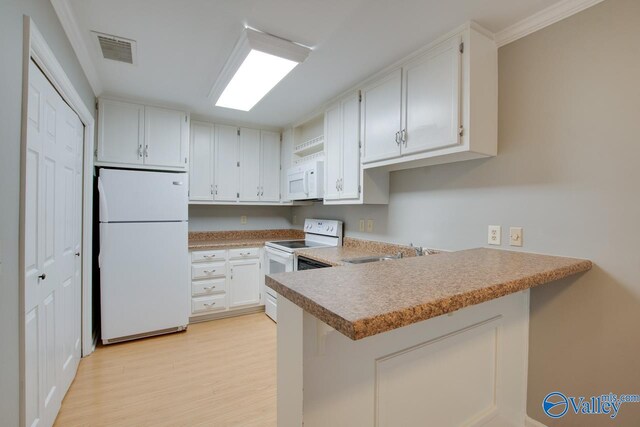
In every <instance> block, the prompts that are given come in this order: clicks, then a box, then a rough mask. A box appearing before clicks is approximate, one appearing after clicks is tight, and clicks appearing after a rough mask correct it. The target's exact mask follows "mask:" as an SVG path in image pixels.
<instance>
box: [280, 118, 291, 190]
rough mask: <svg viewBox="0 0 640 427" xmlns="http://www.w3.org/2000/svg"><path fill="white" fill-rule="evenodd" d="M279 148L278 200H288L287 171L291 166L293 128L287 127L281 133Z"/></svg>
mask: <svg viewBox="0 0 640 427" xmlns="http://www.w3.org/2000/svg"><path fill="white" fill-rule="evenodd" d="M280 148H281V150H280V151H281V152H280V165H281V170H280V201H281V202H288V201H289V200H288V198H289V194H288V193H289V192H288V191H287V171H288V169H289V168H290V167H291V166H292V163H291V158H292V157H293V129H287V130H285V131H284V132H283V133H282V144H281V147H280Z"/></svg>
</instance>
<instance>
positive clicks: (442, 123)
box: [402, 37, 462, 154]
mask: <svg viewBox="0 0 640 427" xmlns="http://www.w3.org/2000/svg"><path fill="white" fill-rule="evenodd" d="M460 43H461V39H460V37H453V38H451V39H450V40H447V41H446V42H443V43H442V44H441V45H439V46H436V47H435V48H433V49H431V50H430V51H429V52H428V53H426V54H425V55H424V56H422V57H419V58H417V59H415V60H414V61H412V62H410V63H409V64H407V65H406V66H404V67H403V73H404V80H403V91H404V93H403V99H404V100H403V106H404V108H403V131H402V145H403V146H402V152H403V154H412V153H418V152H422V151H428V150H435V149H440V148H445V147H449V146H452V145H457V144H458V143H459V142H460V137H459V126H460V78H461V76H460V70H461V60H462V52H461V50H462V49H461V48H460V46H461V45H460Z"/></svg>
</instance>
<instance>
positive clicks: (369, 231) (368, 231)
mask: <svg viewBox="0 0 640 427" xmlns="http://www.w3.org/2000/svg"><path fill="white" fill-rule="evenodd" d="M372 231H373V220H372V219H368V220H367V233H371V232H372Z"/></svg>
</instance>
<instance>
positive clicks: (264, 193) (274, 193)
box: [260, 130, 280, 202]
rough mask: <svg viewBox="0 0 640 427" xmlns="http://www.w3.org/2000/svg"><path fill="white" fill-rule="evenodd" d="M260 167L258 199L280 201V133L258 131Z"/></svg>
mask: <svg viewBox="0 0 640 427" xmlns="http://www.w3.org/2000/svg"><path fill="white" fill-rule="evenodd" d="M260 139H261V148H262V149H261V156H262V160H261V168H260V175H261V176H260V186H261V189H260V200H261V201H263V202H279V201H280V134H279V133H277V132H269V131H265V130H263V131H260Z"/></svg>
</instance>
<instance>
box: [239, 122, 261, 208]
mask: <svg viewBox="0 0 640 427" xmlns="http://www.w3.org/2000/svg"><path fill="white" fill-rule="evenodd" d="M260 191H261V189H260V131H259V130H256V129H247V128H242V129H240V200H241V201H243V202H251V201H257V200H260Z"/></svg>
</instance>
